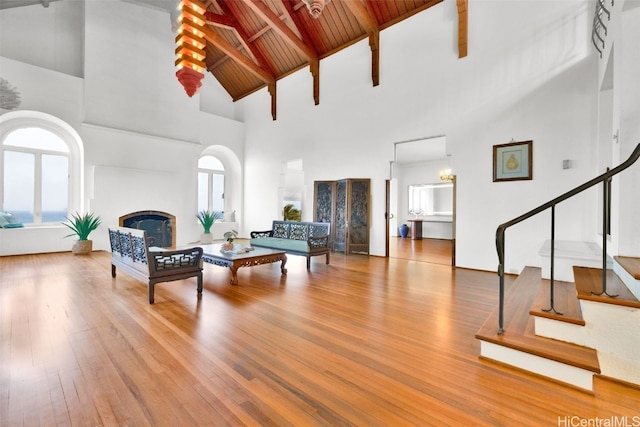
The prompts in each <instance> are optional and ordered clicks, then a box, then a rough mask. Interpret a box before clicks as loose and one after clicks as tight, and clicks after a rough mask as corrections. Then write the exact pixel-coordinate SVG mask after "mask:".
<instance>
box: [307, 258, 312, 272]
mask: <svg viewBox="0 0 640 427" xmlns="http://www.w3.org/2000/svg"><path fill="white" fill-rule="evenodd" d="M310 269H311V255H307V270H310Z"/></svg>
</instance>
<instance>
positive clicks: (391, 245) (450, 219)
mask: <svg viewBox="0 0 640 427" xmlns="http://www.w3.org/2000/svg"><path fill="white" fill-rule="evenodd" d="M445 143H446V138H445V136H443V135H440V136H435V137H428V138H420V139H416V140H410V141H402V142H397V143H395V144H394V160H393V161H392V162H391V163H390V179H389V180H387V182H386V185H385V191H386V194H385V201H386V212H385V221H386V225H385V229H386V242H385V255H386V256H387V257H389V258H399V259H409V260H414V261H421V262H430V263H435V264H443V265H451V266H455V228H456V227H455V219H456V212H455V211H456V180H455V176H454V175H453V174H452V173H451V166H450V164H451V163H450V162H451V159H450V157H449V156H447V154H446V150H445ZM410 188H411V190H410ZM417 188H418V189H420V197H421V199H420V204H419V206H417V205H416V200H415V199H414V200H412V201H411V202H410V201H409V199H410V194H414V195H415V194H416V189H417ZM445 189H446V194H445V193H444V191H445ZM410 192H411V193H410ZM413 197H415V196H413ZM425 199H426V200H425ZM443 206H444V207H443ZM403 224H407V225H409V226H413V227H410V228H412V229H413V230H414V232H415V235H414V236H412V235H411V233H410V234H409V235H408V236H407V237H401V232H400V230H399V228H398V227H399V226H400V225H403ZM420 231H421V232H420ZM420 234H421V235H420Z"/></svg>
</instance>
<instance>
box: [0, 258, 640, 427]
mask: <svg viewBox="0 0 640 427" xmlns="http://www.w3.org/2000/svg"><path fill="white" fill-rule="evenodd" d="M319 258H321V257H319ZM323 260H324V259H314V260H313V261H312V268H311V271H310V272H307V270H306V268H305V262H306V260H305V259H304V258H303V257H296V256H290V257H289V261H288V263H287V267H288V271H289V273H288V275H287V276H281V274H280V268H279V265H278V264H267V265H260V266H256V267H252V268H241V269H240V270H239V271H238V279H239V282H240V283H239V285H237V286H232V285H230V284H229V279H230V272H229V271H228V269H224V268H221V267H215V266H212V265H205V274H204V276H205V280H204V292H203V294H202V298H201V299H200V300H198V299H197V298H196V284H195V280H194V279H190V280H183V281H179V282H173V283H167V284H160V285H158V286H156V297H155V298H156V303H155V304H154V305H149V304H148V302H147V290H146V286H145V285H144V284H143V283H141V282H139V281H136V280H133V279H131V278H130V277H128V276H126V275H125V274H118V276H117V277H116V278H115V279H112V278H111V274H110V255H109V254H108V253H105V252H94V253H93V254H91V255H90V256H73V255H71V254H70V253H60V254H49V255H25V256H12V257H0V333H1V343H0V360H1V367H0V405H1V406H0V425H1V426H3V427H4V426H10V427H13V426H22V425H25V426H225V425H230V426H242V425H251V426H316V425H317V426H402V425H415V426H430V425H433V426H515V425H518V426H558V425H587V424H569V421H570V420H571V421H573V422H576V420H578V421H579V420H580V419H582V420H587V421H590V422H591V423H592V424H588V425H596V424H593V422H594V421H593V420H595V419H596V418H597V419H599V420H603V419H608V420H613V419H616V420H619V419H622V417H627V420H628V422H633V421H634V420H636V421H637V420H638V419H640V418H633V417H640V410H639V408H640V390H638V389H632V388H626V387H622V386H620V385H618V384H615V383H610V382H608V381H602V380H598V381H597V384H596V393H595V395H592V394H588V393H585V392H582V391H578V390H576V389H573V388H570V387H566V386H563V385H560V384H557V383H554V382H551V381H548V380H546V379H543V378H540V377H536V376H533V375H530V374H527V373H524V372H521V371H517V370H513V369H511V368H508V367H504V366H501V365H496V364H493V363H491V362H488V361H484V360H481V359H479V357H478V355H479V343H478V341H477V340H476V339H475V338H474V334H475V332H476V331H477V330H478V328H479V327H480V326H481V325H482V324H483V323H484V321H485V319H486V318H487V316H488V315H489V313H490V312H491V311H492V310H493V309H494V307H495V305H496V304H497V301H498V295H497V289H498V287H497V276H496V275H495V273H490V272H477V271H470V270H464V269H452V268H451V267H450V266H447V265H438V264H434V263H429V262H417V261H407V260H403V259H384V258H378V257H367V256H360V255H351V256H348V257H346V256H344V255H341V254H332V257H331V264H330V265H328V266H327V265H325V264H324V261H323ZM573 417H576V418H573ZM563 420H566V423H565V424H560V423H561V422H562V421H563ZM587 421H585V422H587ZM601 425H604V424H601ZM610 425H613V424H610ZM618 425H620V424H618ZM629 425H631V424H629Z"/></svg>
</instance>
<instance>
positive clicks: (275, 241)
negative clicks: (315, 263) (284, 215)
mask: <svg viewBox="0 0 640 427" xmlns="http://www.w3.org/2000/svg"><path fill="white" fill-rule="evenodd" d="M272 227H273V228H272V229H271V230H266V231H252V232H251V240H250V244H251V246H256V247H261V248H270V249H278V250H281V251H285V252H286V253H288V254H292V255H302V256H305V257H307V270H308V269H310V268H311V257H312V256H316V255H324V256H325V258H326V263H327V264H329V253H330V250H329V247H330V246H329V227H330V224H329V223H328V222H297V221H273V226H272Z"/></svg>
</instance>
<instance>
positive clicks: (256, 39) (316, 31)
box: [0, 0, 468, 120]
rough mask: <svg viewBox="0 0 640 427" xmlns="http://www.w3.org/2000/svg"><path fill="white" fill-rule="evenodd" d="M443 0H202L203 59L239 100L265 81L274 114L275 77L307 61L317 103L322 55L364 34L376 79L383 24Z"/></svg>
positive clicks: (167, 2)
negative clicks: (316, 7)
mask: <svg viewBox="0 0 640 427" xmlns="http://www.w3.org/2000/svg"><path fill="white" fill-rule="evenodd" d="M54 1H58V0H0V9H7V8H12V7H18V6H27V5H34V4H42V5H43V6H44V7H48V6H49V3H50V2H54ZM124 1H128V2H131V3H138V4H142V5H145V6H148V7H154V8H159V9H162V10H166V11H170V12H175V11H176V6H177V4H178V0H124ZM305 1H307V0H305ZM308 1H311V0H308ZM441 1H442V0H321V2H323V3H326V4H325V7H324V9H323V10H322V13H321V14H320V16H319V17H318V18H317V19H316V18H314V17H312V16H311V14H310V13H309V10H308V9H307V5H306V4H305V3H304V2H303V1H301V0H200V3H202V4H203V5H204V6H205V7H206V10H207V11H206V14H205V19H206V26H205V30H206V33H205V34H206V35H205V40H206V46H205V48H204V50H205V53H206V57H205V59H204V63H205V66H206V70H207V71H208V72H210V73H211V74H212V75H213V76H214V77H215V78H216V79H217V80H218V81H219V82H220V84H221V85H222V86H223V87H224V89H225V90H226V91H227V92H228V93H229V95H230V96H231V98H232V99H233V100H234V101H237V100H239V99H242V98H244V97H245V96H247V95H250V94H252V93H254V92H255V91H257V90H260V89H262V88H264V87H267V88H268V90H269V93H270V95H271V115H272V117H273V119H274V120H275V119H276V82H277V81H278V80H280V79H282V78H283V77H286V76H287V75H289V74H291V73H293V72H295V71H297V70H299V69H301V68H304V67H307V66H308V67H309V71H310V72H311V74H312V75H313V88H310V93H311V94H312V96H313V99H314V102H315V104H316V105H317V104H318V103H320V60H321V59H323V58H326V57H327V56H329V55H331V54H333V53H336V52H338V51H340V50H342V49H344V48H346V47H348V46H350V45H352V44H354V43H356V42H358V41H360V40H363V39H365V38H368V39H369V46H370V48H371V80H372V83H373V86H377V85H378V83H379V81H380V76H379V63H378V61H379V55H380V53H379V41H380V31H382V30H384V29H385V28H388V27H390V26H392V25H394V24H396V23H398V22H401V21H403V20H404V19H406V18H408V17H410V16H412V15H414V14H416V13H420V12H423V11H425V10H427V9H429V8H430V7H431V6H434V5H436V4H438V3H440V2H441ZM456 4H457V8H458V52H459V54H458V55H459V57H460V58H462V57H465V56H466V55H467V9H468V0H456ZM167 60H168V61H171V60H172V59H169V58H167Z"/></svg>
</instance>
